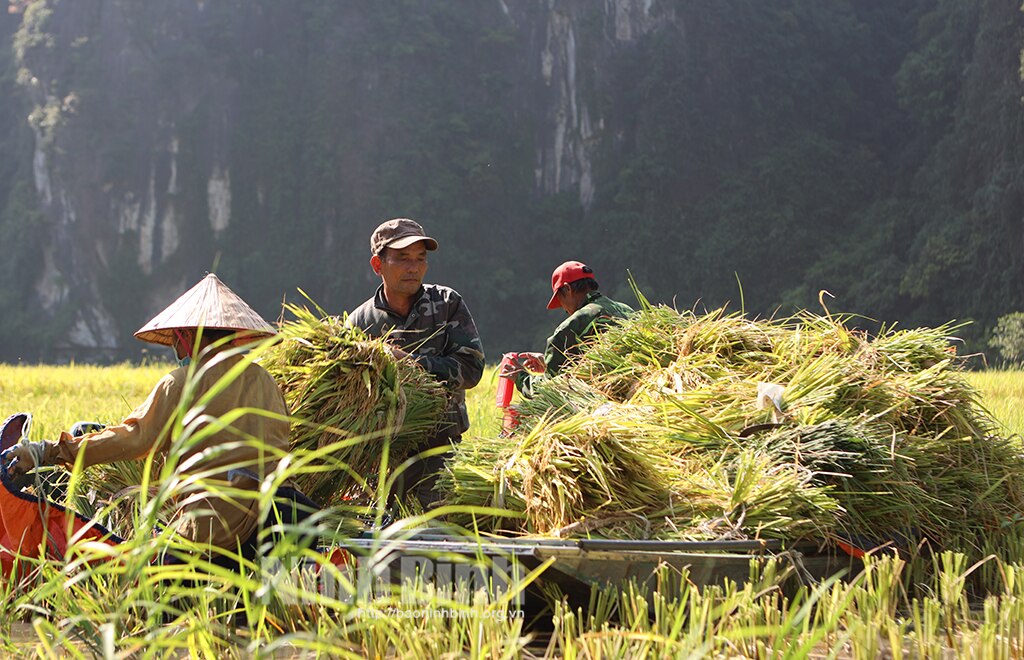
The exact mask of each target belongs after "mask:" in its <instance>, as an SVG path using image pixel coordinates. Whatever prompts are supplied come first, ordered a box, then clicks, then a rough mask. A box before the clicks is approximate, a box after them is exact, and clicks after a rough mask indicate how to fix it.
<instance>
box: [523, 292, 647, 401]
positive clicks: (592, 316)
mask: <svg viewBox="0 0 1024 660" xmlns="http://www.w3.org/2000/svg"><path fill="white" fill-rule="evenodd" d="M632 313H633V308H632V307H630V306H629V305H626V304H623V303H620V302H616V301H614V300H612V299H611V298H608V297H607V296H604V295H602V294H601V292H600V291H592V292H591V293H590V294H589V295H588V296H587V298H586V300H585V301H584V302H583V306H582V307H580V308H579V309H577V310H576V312H575V313H574V314H571V315H570V316H569V318H567V319H565V320H564V321H562V323H561V325H559V326H558V327H557V328H555V332H554V334H553V335H551V336H550V337H548V343H547V347H546V348H545V349H544V373H543V374H538V375H536V376H533V375H530V374H528V373H526V372H520V373H518V374H516V387H518V388H519V391H520V392H522V393H523V395H524V396H526V397H529V396H532V395H533V385H534V384H535V383H536V382H537V381H538V380H539V379H541V378H545V377H551V376H555V375H557V374H558V372H559V371H561V370H562V367H563V366H564V365H565V362H566V360H568V359H569V358H570V357H572V356H574V355H579V354H580V352H581V351H582V350H583V342H584V341H585V340H586V339H588V338H589V337H591V336H593V335H594V334H596V333H597V331H598V330H600V329H601V328H602V327H603V326H605V325H607V324H608V323H611V322H613V321H614V320H616V319H624V318H626V317H627V316H629V315H630V314H632Z"/></svg>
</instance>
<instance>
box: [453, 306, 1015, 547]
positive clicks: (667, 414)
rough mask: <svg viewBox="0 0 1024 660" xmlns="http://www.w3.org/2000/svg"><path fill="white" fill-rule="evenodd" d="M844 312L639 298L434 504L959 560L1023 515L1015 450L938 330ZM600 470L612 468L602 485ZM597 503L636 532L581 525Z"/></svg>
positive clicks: (522, 528)
mask: <svg viewBox="0 0 1024 660" xmlns="http://www.w3.org/2000/svg"><path fill="white" fill-rule="evenodd" d="M846 322H847V321H846V319H843V318H836V317H833V316H831V315H825V316H816V315H813V314H809V313H803V314H800V315H798V316H796V317H793V318H787V319H778V320H774V319H773V320H759V321H754V320H750V319H747V318H745V317H743V316H741V315H736V314H726V313H725V312H724V311H722V310H718V311H715V312H712V313H709V314H703V315H698V314H694V313H692V312H682V313H679V312H676V311H675V310H671V309H668V308H665V307H651V306H644V308H643V309H641V311H640V312H638V313H637V314H635V315H634V316H633V317H631V318H629V319H627V320H625V321H623V322H622V323H620V324H619V325H616V326H613V327H611V328H609V329H608V330H606V331H605V332H603V333H602V334H601V335H600V336H598V337H597V338H595V339H593V340H592V341H591V342H590V344H589V345H588V346H587V347H586V350H585V351H584V352H583V354H582V355H581V356H580V357H579V358H578V359H576V360H575V361H574V362H572V363H571V364H570V365H568V367H567V368H566V369H565V370H564V371H563V372H562V373H561V374H559V376H557V377H555V378H552V379H549V380H546V381H542V382H540V383H538V384H537V385H536V386H535V387H534V392H535V399H534V400H533V401H530V402H527V403H526V404H524V405H522V406H521V412H522V413H523V415H522V417H521V421H522V424H521V426H520V428H519V430H518V432H517V435H516V436H515V437H514V438H512V444H513V446H512V447H511V448H508V449H506V450H505V451H504V453H502V454H501V455H500V456H499V457H498V458H497V463H496V465H500V466H501V467H500V469H498V468H494V469H493V470H492V471H490V472H489V471H488V469H487V466H486V465H481V464H476V465H474V466H470V465H467V463H469V462H472V461H474V460H477V454H475V453H474V450H473V448H472V446H471V445H472V444H473V443H475V442H486V441H482V440H480V441H478V440H473V439H466V440H464V441H463V447H462V448H460V452H459V453H458V454H457V455H456V456H455V457H454V458H453V461H452V471H451V473H450V474H449V479H450V480H451V484H450V489H449V491H448V492H449V493H450V496H449V500H450V501H453V502H457V503H462V504H470V503H471V504H487V505H491V506H501V505H504V506H505V507H507V508H509V509H512V510H514V511H517V512H520V513H522V514H523V515H524V517H523V518H522V519H519V520H504V521H501V522H500V524H502V525H505V526H506V527H511V528H512V529H514V531H517V532H526V533H541V534H553V533H556V532H557V533H565V532H564V530H567V529H568V530H570V532H571V533H579V534H582V533H597V534H605V535H616V534H622V535H627V536H628V535H635V534H639V535H641V536H644V535H652V536H663V537H664V536H671V537H675V538H716V537H717V538H721V537H728V538H756V537H762V536H773V537H778V538H786V539H796V538H799V537H800V536H804V535H811V536H814V537H815V538H819V539H828V538H846V539H851V538H858V539H867V540H866V541H864V542H865V543H867V544H869V545H870V544H871V543H872V542H873V541H877V542H884V541H886V540H888V539H895V538H901V539H904V540H906V541H907V542H908V543H910V544H914V543H917V542H919V541H921V540H927V541H928V542H929V543H930V544H931V547H941V548H949V549H956V550H960V551H964V552H968V553H969V554H970V556H972V557H974V556H976V554H977V553H976V552H971V551H972V549H976V548H981V547H991V545H992V544H991V540H992V539H991V535H992V534H993V532H994V531H996V532H998V531H999V530H1002V529H1005V526H1006V524H1008V521H1013V520H1018V519H1019V514H1018V512H1019V511H1021V510H1024V457H1022V455H1021V452H1020V448H1019V447H1018V446H1017V444H1016V443H1014V442H1012V441H1010V440H1006V439H1003V438H999V437H997V436H996V435H995V433H996V432H995V429H996V428H997V426H996V424H995V422H994V421H993V420H992V419H991V417H990V416H989V415H988V413H987V412H986V411H985V410H984V409H983V407H982V406H981V405H980V403H979V398H978V394H977V392H975V391H974V389H973V388H971V387H970V386H969V385H968V384H967V382H966V381H965V379H964V377H963V374H962V371H961V364H960V362H959V361H958V358H957V357H956V355H955V353H954V352H953V351H952V350H951V349H950V348H949V347H950V339H949V336H950V334H951V332H952V331H953V330H954V329H955V326H943V327H939V328H918V329H914V330H899V329H895V328H884V329H883V330H882V331H881V332H880V333H879V335H877V336H875V337H871V336H869V335H867V334H866V333H864V332H862V331H859V330H855V329H851V328H848V327H847V326H846ZM609 407H611V408H612V409H614V414H613V415H611V416H607V415H605V416H602V415H601V413H602V412H607V410H608V409H609ZM606 417H607V418H608V419H614V420H615V422H614V424H610V423H609V422H608V421H607V419H606ZM595 425H599V426H598V428H600V433H597V431H596V427H595ZM595 434H596V435H595ZM595 437H600V438H601V442H600V443H596V442H595ZM623 465H628V468H626V467H622V466H623ZM609 470H611V471H613V472H615V471H616V470H618V471H619V472H615V473H616V474H628V475H629V477H628V478H626V479H621V480H618V481H616V486H615V487H614V488H608V487H607V486H606V484H607V483H608V482H607V480H602V479H601V478H599V477H598V476H597V475H602V474H605V473H607V472H608V471H609ZM654 485H656V486H654ZM499 490H500V491H501V492H503V493H504V494H505V495H504V498H503V499H500V498H498V497H497V493H498V492H499ZM510 493H511V494H514V497H510V496H509V494H510ZM654 493H657V496H654V495H653V494H654ZM609 512H618V513H628V514H629V515H632V516H634V517H635V518H636V519H637V520H639V519H640V518H642V519H643V520H644V521H646V527H644V528H643V529H640V528H638V526H637V525H635V524H633V525H631V526H629V525H620V526H619V527H615V526H614V525H600V524H598V523H599V522H600V521H602V520H604V519H607V518H608V513H609ZM492 520H495V521H496V520H497V519H492ZM494 524H499V523H498V522H495V523H494ZM574 525H575V526H574Z"/></svg>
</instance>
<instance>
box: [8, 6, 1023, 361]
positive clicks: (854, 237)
mask: <svg viewBox="0 0 1024 660" xmlns="http://www.w3.org/2000/svg"><path fill="white" fill-rule="evenodd" d="M9 2H10V3H11V6H12V8H13V10H14V13H8V14H6V15H4V18H3V20H0V35H4V34H9V33H10V32H12V31H14V30H15V28H14V27H12V25H14V24H15V22H17V27H16V34H14V35H13V38H12V40H11V43H12V46H13V48H12V49H11V50H10V51H9V52H7V51H5V52H4V53H3V54H2V55H0V72H3V71H5V70H7V71H9V73H8V74H7V75H6V76H4V75H0V91H3V90H9V91H10V93H8V94H4V95H0V123H7V124H10V123H14V122H15V121H16V122H17V124H18V127H19V129H20V130H21V133H20V134H19V135H18V136H15V137H13V138H12V137H10V135H9V133H8V131H7V130H6V127H5V126H0V128H4V129H5V130H0V146H2V147H4V148H7V147H9V146H11V145H12V144H13V145H15V146H16V147H17V148H16V149H13V151H12V153H15V152H16V153H17V154H18V156H17V158H16V159H15V161H14V162H16V163H17V167H13V168H12V167H10V166H7V165H5V164H4V163H0V175H3V176H0V239H3V240H4V241H6V242H7V243H8V244H18V245H19V246H24V250H21V251H19V252H20V253H19V255H18V259H14V260H9V261H8V262H7V263H0V306H5V307H7V308H17V309H18V310H19V314H18V315H17V318H16V319H15V320H14V321H12V318H14V316H13V315H8V316H6V317H4V318H0V359H10V358H11V357H12V356H18V355H20V353H18V352H16V350H15V348H12V347H16V346H17V345H18V342H21V341H24V340H25V338H26V337H31V338H32V339H33V340H34V344H33V345H35V346H38V348H39V351H40V356H41V357H44V358H55V357H60V356H74V357H76V358H78V359H91V358H94V357H95V358H113V357H121V356H130V355H135V354H137V352H138V350H139V349H140V346H139V345H138V344H137V342H135V341H134V340H133V339H132V338H131V334H132V332H133V331H134V330H135V329H137V328H138V327H139V326H141V325H142V324H143V323H144V322H145V321H146V320H147V319H148V318H150V317H151V316H152V315H153V314H154V313H155V312H157V311H158V310H159V309H161V308H162V307H163V306H164V305H165V304H167V303H168V302H170V301H171V300H173V299H174V298H175V297H176V296H177V295H178V294H179V293H181V291H183V290H184V289H185V288H187V287H188V286H189V285H191V284H192V283H194V282H196V281H198V280H199V279H200V278H201V277H202V276H203V275H204V273H205V272H206V271H211V270H216V272H217V273H218V275H219V276H220V277H221V279H223V280H224V281H225V282H226V283H228V284H229V285H230V286H231V287H232V288H233V289H235V290H236V291H237V292H238V293H239V294H241V295H242V296H243V297H244V298H246V300H247V301H249V302H250V304H252V305H253V306H254V307H255V308H256V309H257V310H259V311H260V312H261V313H262V314H264V316H265V317H267V318H271V319H273V318H276V317H277V316H278V314H279V311H280V303H281V300H282V298H283V297H284V296H289V297H290V298H293V299H294V298H296V297H297V294H296V290H297V289H299V288H301V289H302V290H303V291H305V292H307V293H308V294H309V295H310V296H311V297H312V298H313V299H314V300H315V301H317V302H318V303H320V304H321V305H323V306H324V308H325V309H326V310H327V311H329V312H332V313H340V312H341V311H343V310H345V309H351V308H353V307H355V306H356V305H358V304H359V303H360V302H361V301H362V300H364V299H366V298H367V297H368V296H369V295H370V293H371V292H372V291H373V289H374V287H375V286H376V284H377V280H376V278H375V277H374V276H373V274H372V273H371V272H370V270H369V268H368V267H367V260H368V257H369V255H368V248H367V243H368V236H369V234H370V232H371V231H372V229H373V227H375V226H376V225H377V224H378V223H379V222H380V221H382V220H384V219H387V218H390V217H397V216H410V217H414V218H416V219H418V220H420V221H422V222H423V223H424V224H425V225H426V226H427V228H428V229H429V231H430V232H431V234H432V235H434V236H436V237H437V238H438V239H439V241H440V243H441V250H440V251H439V252H438V253H436V254H434V255H431V273H430V275H429V278H428V279H430V280H432V281H436V282H441V283H444V284H449V285H451V286H454V287H455V288H456V289H458V290H459V291H460V292H461V293H462V294H463V296H464V298H465V299H466V300H467V301H468V302H469V304H470V306H471V307H472V309H473V314H474V317H475V318H476V320H477V324H478V326H479V327H480V329H481V333H482V335H483V337H484V339H485V344H486V345H487V346H488V350H489V351H490V352H491V353H492V354H493V353H494V352H495V351H497V352H501V351H504V350H513V349H516V350H525V349H526V348H528V347H533V348H539V346H541V345H542V342H543V339H544V337H546V336H547V335H548V334H549V332H550V329H551V327H552V325H553V323H554V322H555V321H556V320H557V319H554V318H553V317H552V316H551V315H550V314H548V313H547V312H546V311H545V310H544V306H543V302H544V301H545V300H547V297H548V295H550V290H549V288H548V277H549V273H550V272H551V269H552V268H553V267H554V265H556V264H558V263H561V262H562V261H565V260H566V259H581V260H585V261H587V262H588V263H590V264H591V265H593V266H594V267H595V269H596V270H597V272H598V273H599V274H600V275H601V280H602V288H603V289H604V290H605V291H607V292H609V293H611V294H612V295H613V296H618V297H620V298H627V299H628V297H629V295H630V293H629V289H628V287H627V286H626V284H625V272H626V270H627V269H629V270H630V272H632V273H633V275H634V276H635V277H636V279H637V281H638V283H639V284H640V286H641V288H643V290H644V291H645V292H647V293H648V294H649V295H650V297H651V298H652V299H656V300H657V299H660V300H671V299H673V298H676V299H677V301H678V302H679V304H682V305H685V306H689V304H690V301H693V300H698V299H700V300H702V301H703V303H704V304H706V305H708V306H709V307H710V306H712V305H714V306H717V305H720V304H723V303H725V302H726V301H729V300H733V301H734V300H736V293H737V287H736V280H737V278H738V279H739V280H740V281H741V282H742V287H743V295H744V297H745V304H746V306H747V309H748V311H752V312H754V313H762V314H773V313H775V312H776V310H777V309H780V308H781V309H783V310H789V309H791V308H792V307H801V306H804V307H807V306H810V307H813V306H816V305H817V304H818V302H817V301H818V295H817V294H818V291H820V290H821V289H828V290H829V291H831V292H832V293H834V294H836V295H837V296H839V299H840V300H841V301H842V304H841V305H840V307H841V308H843V309H847V310H851V311H855V312H858V313H861V314H864V315H865V316H868V317H872V318H878V319H898V320H900V321H901V322H902V323H904V324H906V323H911V324H914V323H923V324H935V323H941V322H945V321H946V320H948V319H950V318H953V317H957V318H975V319H978V320H979V321H980V323H979V324H978V325H977V326H975V327H977V328H978V332H979V334H980V332H981V330H982V329H983V328H984V325H985V324H991V323H992V322H994V320H995V318H996V317H997V316H999V315H1000V314H1003V313H1006V312H1007V311H1011V310H1013V309H1019V308H1024V284H1021V282H1024V260H1022V259H1021V258H1020V257H1019V253H1020V251H1019V250H1018V249H1016V248H1015V247H1014V246H1017V245H1020V244H1021V243H1024V225H1022V224H1021V223H1020V217H1021V216H1022V214H1024V201H1022V200H1024V195H1022V194H1021V193H1020V191H1021V190H1024V166H1021V164H1020V163H1024V142H1022V141H1020V140H1019V139H1017V138H1018V136H1019V135H1020V134H1021V132H1022V131H1024V115H1022V113H1020V111H1019V110H1020V108H1019V105H1020V99H1021V98H1022V97H1024V88H1022V85H1021V76H1020V44H1019V38H1018V37H1019V32H1020V30H1021V29H1024V14H1021V12H1019V11H1017V8H1016V7H1014V6H1012V3H971V2H960V1H959V0H905V1H904V0H901V1H900V2H892V0H836V1H835V2H830V3H822V2H820V0H780V1H779V2H764V1H763V0H717V1H716V2H710V3H694V2H685V1H683V0H478V1H473V2H461V3H455V2H437V1H436V0H403V1H402V2H361V3H360V2H337V1H336V0H301V1H300V0H218V1H217V2H209V1H205V0H160V1H159V2H155V1H151V0H31V1H27V0H9ZM15 80H17V83H15ZM26 116H27V117H28V119H29V121H28V127H25V126H24V117H26ZM11 117H14V118H16V119H10V118H11ZM5 118H7V119H5ZM22 141H24V142H25V145H22ZM12 182H13V183H12ZM29 198H31V199H29ZM26 200H27V201H26ZM12 283H13V284H12ZM513 310H514V311H515V318H514V319H511V321H512V322H510V318H509V315H510V314H511V313H512V312H513ZM36 328H45V331H40V332H36V331H35V329H36Z"/></svg>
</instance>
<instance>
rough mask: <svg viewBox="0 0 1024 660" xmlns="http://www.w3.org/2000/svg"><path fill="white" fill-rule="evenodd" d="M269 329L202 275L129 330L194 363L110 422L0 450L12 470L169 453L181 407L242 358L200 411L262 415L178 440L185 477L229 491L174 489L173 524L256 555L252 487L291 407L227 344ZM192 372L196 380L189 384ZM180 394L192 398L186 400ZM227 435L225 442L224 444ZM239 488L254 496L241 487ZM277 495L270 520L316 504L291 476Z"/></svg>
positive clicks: (275, 455)
mask: <svg viewBox="0 0 1024 660" xmlns="http://www.w3.org/2000/svg"><path fill="white" fill-rule="evenodd" d="M274 334H275V331H274V328H273V327H272V326H271V325H270V324H269V323H267V322H266V321H264V320H263V319H262V318H261V317H260V315H259V314H257V313H256V312H255V311H253V309H252V308H251V307H249V305H247V304H246V303H245V301H244V300H242V299H241V298H240V297H238V295H237V294H235V293H234V292H233V291H231V289H229V288H228V287H227V286H225V285H224V283H223V282H221V281H220V280H219V279H218V278H217V276H216V275H212V274H211V275H207V276H206V277H205V278H203V280H201V281H200V282H199V283H198V284H197V285H196V286H194V287H192V288H191V289H190V290H188V291H187V292H185V294H183V295H182V296H181V297H180V298H178V299H177V300H175V301H174V302H173V303H171V304H170V305H169V306H168V307H167V308H166V309H165V310H163V311H162V312H160V313H159V314H157V315H156V316H155V317H154V318H153V319H152V320H151V321H150V322H149V323H147V324H146V325H144V326H143V327H142V328H140V329H139V330H138V332H136V333H135V336H136V337H138V338H139V339H141V340H142V341H146V342H151V343H155V344H162V345H166V346H171V347H172V348H173V349H174V351H175V353H176V355H177V357H178V359H179V362H181V363H185V362H187V361H193V362H194V364H193V365H191V366H189V365H187V364H180V365H179V367H178V368H177V369H175V370H174V371H172V372H171V373H169V374H167V375H166V376H164V377H163V378H162V379H161V380H160V382H158V383H157V385H156V387H155V388H153V391H152V392H151V393H150V394H149V397H148V398H147V399H146V400H145V401H144V402H143V403H142V405H140V406H139V407H138V408H136V409H135V410H133V411H132V412H131V414H129V415H128V417H126V418H125V419H124V421H123V422H121V423H120V424H118V425H116V426H109V427H107V428H105V429H102V430H100V431H97V432H94V433H88V434H86V435H83V436H81V437H73V436H72V435H70V434H68V433H62V434H61V436H60V438H59V439H57V440H55V441H46V440H44V441H41V442H33V443H25V444H21V445H17V446H15V447H12V448H11V449H8V450H7V451H5V452H4V453H3V454H2V455H0V461H3V463H4V464H5V465H7V466H8V472H9V473H10V474H12V475H15V476H16V475H18V474H20V473H24V472H25V471H27V470H30V469H32V468H34V467H37V466H40V465H55V464H57V465H64V466H73V465H74V464H75V462H76V461H77V460H79V459H81V461H82V463H83V465H85V466H89V465H94V464H97V463H110V462H114V461H122V460H129V459H136V458H141V457H144V456H146V455H147V454H148V453H149V452H151V451H157V452H163V453H166V452H167V451H168V449H169V448H170V445H171V428H172V427H173V426H174V421H175V419H176V417H177V415H179V414H180V411H182V410H187V409H188V408H190V407H191V406H190V404H191V402H192V401H198V400H199V399H200V398H202V397H203V395H204V394H205V393H206V392H208V391H210V390H211V389H212V388H213V386H214V385H215V384H218V381H220V380H221V378H222V377H224V376H225V375H226V374H227V373H228V372H229V371H232V369H233V368H234V367H235V366H236V365H239V363H240V362H245V363H246V364H245V365H244V368H243V369H242V370H241V372H240V373H239V374H238V375H237V376H236V377H235V378H234V379H233V380H231V382H230V383H229V384H228V385H227V386H226V387H224V388H223V389H222V390H221V391H219V392H218V393H217V394H216V395H215V396H214V397H213V398H212V399H211V400H210V401H208V402H205V404H204V405H205V408H204V411H203V413H204V415H206V416H208V417H209V418H210V419H224V418H226V416H227V415H228V414H229V413H231V412H232V411H235V410H238V409H243V408H244V409H253V410H258V411H263V412H262V414H260V413H251V412H250V413H246V414H244V415H242V416H240V417H238V418H237V419H234V420H232V421H231V422H230V424H228V425H225V426H224V427H223V428H218V429H217V430H216V431H214V432H213V433H210V435H208V436H206V437H204V438H202V439H201V440H198V441H195V442H184V443H182V446H183V449H182V450H181V451H182V453H181V454H180V455H178V456H177V458H178V466H179V467H178V471H179V475H180V476H181V478H182V481H185V482H187V481H188V477H189V476H190V475H197V474H204V475H206V474H213V475H214V476H213V477H211V478H209V479H208V480H207V485H210V484H211V483H212V482H216V483H217V485H218V486H220V488H217V489H215V490H217V491H220V492H223V491H224V490H229V491H231V492H232V496H231V498H230V500H229V499H227V498H226V497H224V496H219V495H217V494H215V493H213V492H211V491H210V490H202V491H200V492H191V493H188V494H187V495H186V496H184V497H180V498H178V508H177V510H176V511H175V514H174V524H175V526H176V529H177V531H178V532H179V533H180V534H181V535H182V536H184V537H186V538H187V539H189V540H191V541H194V542H197V543H200V544H206V545H208V546H210V547H213V548H223V549H226V550H229V551H232V552H235V551H236V550H237V549H238V548H239V547H241V549H242V555H243V556H245V557H246V558H247V559H252V558H253V557H255V554H256V549H257V533H258V531H259V528H260V526H261V525H262V524H263V523H264V522H266V521H265V520H263V519H261V516H260V512H259V507H258V503H257V500H256V497H255V495H256V494H257V493H258V490H259V487H260V482H261V481H262V479H263V477H264V476H265V475H266V474H268V473H270V472H271V471H273V470H274V469H275V467H276V466H277V463H278V459H279V458H280V457H281V456H283V455H284V454H285V453H286V452H287V451H288V449H289V438H288V436H289V430H290V428H289V423H288V419H287V418H288V409H287V406H286V405H285V402H284V397H283V396H282V394H281V391H280V389H279V388H278V387H277V383H276V382H275V381H274V379H273V377H272V376H271V375H270V374H269V373H268V372H267V371H266V370H265V369H263V368H262V367H261V366H259V365H258V364H256V363H255V362H253V361H252V360H251V358H248V357H247V356H245V355H242V354H240V352H239V351H235V350H229V349H230V348H231V346H232V345H238V344H244V343H247V342H253V341H259V340H261V339H265V338H268V337H272V336H273V335H274ZM190 379H191V382H192V383H193V384H194V389H192V388H186V384H187V383H189V381H190ZM186 396H189V397H191V399H190V400H189V401H184V402H183V397H186ZM183 403H184V404H185V405H182V404H183ZM197 430H198V429H197ZM229 443H230V444H231V445H232V446H231V448H230V449H224V447H225V446H227V445H228V444H229ZM218 468H223V470H222V471H219V472H218ZM200 488H201V486H200ZM245 491H250V492H252V494H253V497H252V498H246V497H244V496H242V495H239V494H238V493H240V492H242V493H244V492H245ZM276 499H277V501H278V502H286V503H287V506H285V505H279V508H278V510H277V511H275V512H274V514H275V520H274V521H273V522H277V517H280V519H281V521H282V522H288V521H289V520H291V521H293V522H295V521H298V520H300V519H301V518H304V517H305V516H307V515H309V513H311V512H312V511H313V510H315V509H316V505H315V504H314V503H313V502H311V501H310V500H309V499H308V498H306V497H305V496H304V495H302V494H301V493H299V492H298V491H297V490H295V489H294V488H292V487H291V484H287V483H286V484H285V485H284V486H283V487H282V488H279V489H278V491H277V498H276ZM213 555H214V556H213V561H215V562H217V563H221V564H222V565H231V564H232V562H237V556H235V557H231V556H227V557H225V556H224V555H223V554H218V553H216V552H214V553H213Z"/></svg>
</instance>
